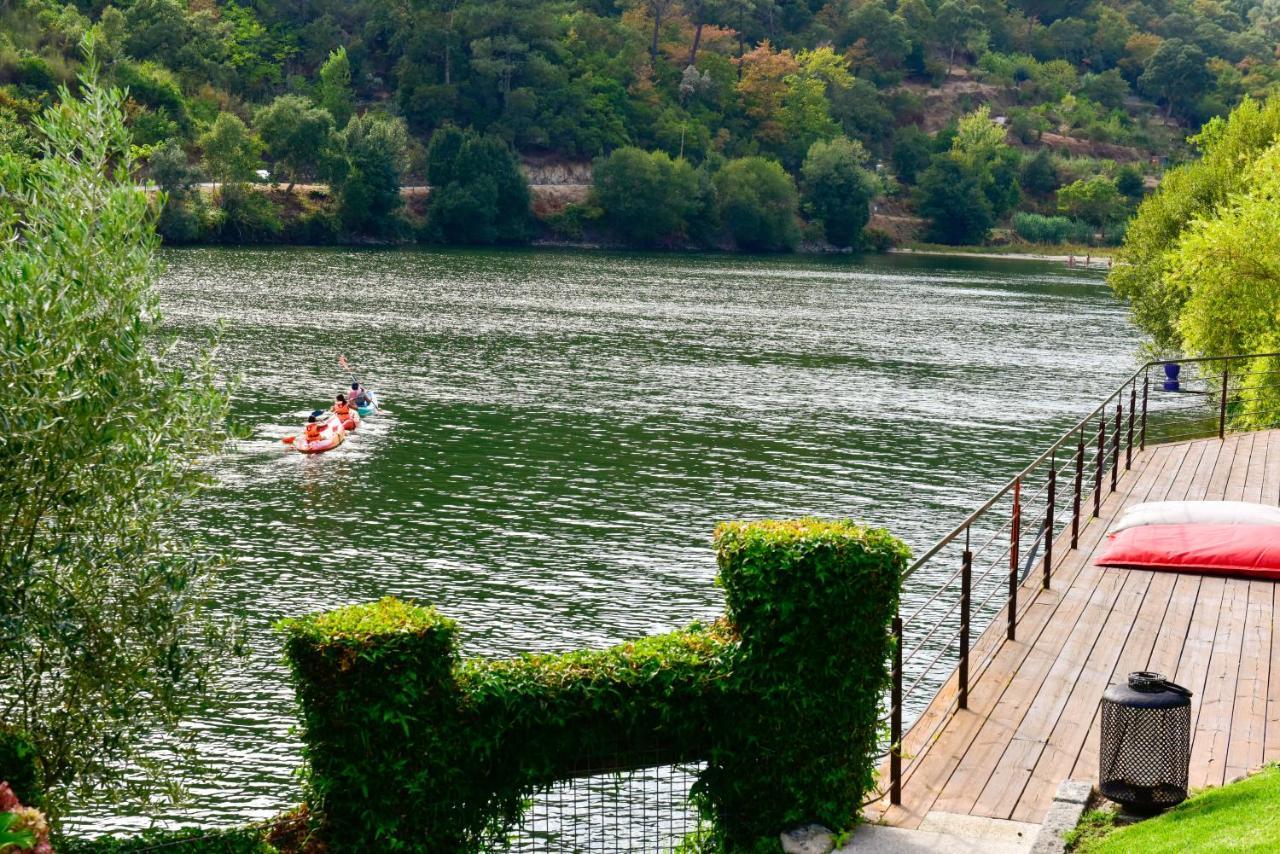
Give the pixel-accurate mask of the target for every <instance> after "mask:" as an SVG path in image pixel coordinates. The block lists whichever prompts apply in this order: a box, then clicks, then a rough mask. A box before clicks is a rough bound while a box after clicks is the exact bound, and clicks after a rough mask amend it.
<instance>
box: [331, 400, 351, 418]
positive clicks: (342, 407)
mask: <svg viewBox="0 0 1280 854" xmlns="http://www.w3.org/2000/svg"><path fill="white" fill-rule="evenodd" d="M333 411H334V412H336V413H338V414H339V415H341V416H344V417H345V416H346V415H347V414H348V413H350V412H351V407H350V406H347V404H345V403H335V404H334V405H333Z"/></svg>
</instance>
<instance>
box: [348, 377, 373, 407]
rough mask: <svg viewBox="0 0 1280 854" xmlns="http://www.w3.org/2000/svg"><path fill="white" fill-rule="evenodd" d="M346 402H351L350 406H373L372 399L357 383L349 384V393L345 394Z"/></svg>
mask: <svg viewBox="0 0 1280 854" xmlns="http://www.w3.org/2000/svg"><path fill="white" fill-rule="evenodd" d="M347 400H348V401H350V402H351V405H352V406H372V405H373V397H372V396H371V395H370V394H369V392H367V391H366V390H365V389H364V386H362V385H360V383H358V382H353V383H352V384H351V391H350V392H349V393H348V394H347Z"/></svg>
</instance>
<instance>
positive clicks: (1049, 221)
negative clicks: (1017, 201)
mask: <svg viewBox="0 0 1280 854" xmlns="http://www.w3.org/2000/svg"><path fill="white" fill-rule="evenodd" d="M1013 231H1014V233H1015V234H1017V235H1018V236H1019V237H1021V238H1022V239H1023V240H1026V241H1028V242H1030V243H1047V244H1054V243H1082V244H1084V243H1092V242H1093V229H1092V228H1091V227H1090V226H1088V225H1087V224H1085V223H1083V222H1076V221H1075V220H1071V219H1067V218H1066V217H1065V216H1042V215H1040V214H1036V213H1028V212H1026V211H1018V212H1017V213H1016V214H1014V215H1013Z"/></svg>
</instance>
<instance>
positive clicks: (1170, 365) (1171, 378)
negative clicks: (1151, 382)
mask: <svg viewBox="0 0 1280 854" xmlns="http://www.w3.org/2000/svg"><path fill="white" fill-rule="evenodd" d="M1180 373H1182V365H1179V364H1178V363H1177V362H1165V363H1164V376H1165V380H1164V390H1165V391H1181V390H1182V386H1181V385H1180V384H1179V383H1178V374H1180Z"/></svg>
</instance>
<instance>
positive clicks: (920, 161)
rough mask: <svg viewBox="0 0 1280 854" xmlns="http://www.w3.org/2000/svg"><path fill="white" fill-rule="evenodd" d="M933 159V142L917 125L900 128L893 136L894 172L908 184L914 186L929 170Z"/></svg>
mask: <svg viewBox="0 0 1280 854" xmlns="http://www.w3.org/2000/svg"><path fill="white" fill-rule="evenodd" d="M932 157H933V140H931V139H930V138H929V135H928V134H927V133H925V132H924V131H922V130H920V128H919V127H917V126H916V125H907V126H906V127H901V128H898V130H897V131H896V132H895V133H894V136H893V151H892V153H891V156H890V160H891V161H892V162H893V172H894V174H895V175H897V176H898V179H899V180H900V181H902V182H903V183H906V184H914V183H915V182H916V176H918V175H919V174H920V173H921V172H923V171H924V170H925V169H927V168H929V160H930V159H931V158H932Z"/></svg>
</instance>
